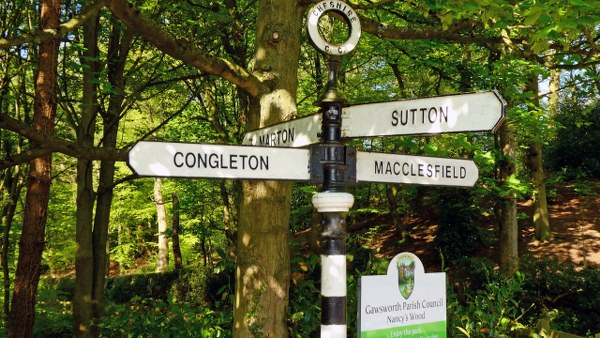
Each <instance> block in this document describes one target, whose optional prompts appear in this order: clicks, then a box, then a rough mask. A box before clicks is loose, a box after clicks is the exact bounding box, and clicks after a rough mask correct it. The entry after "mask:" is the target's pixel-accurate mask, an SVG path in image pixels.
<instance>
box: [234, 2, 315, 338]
mask: <svg viewBox="0 0 600 338" xmlns="http://www.w3.org/2000/svg"><path fill="white" fill-rule="evenodd" d="M258 13H259V15H258V20H257V35H256V38H257V42H256V50H257V54H256V55H255V66H254V67H255V69H254V74H255V75H257V76H259V77H261V78H264V79H271V82H270V88H271V91H270V92H268V93H263V94H261V95H259V96H257V97H254V98H252V100H251V103H250V116H248V118H247V121H248V125H247V129H250V130H251V129H255V128H260V127H264V126H267V125H271V124H274V123H277V122H280V121H282V120H284V119H289V118H292V117H294V115H295V113H296V111H297V108H296V88H297V69H298V57H299V50H300V41H299V39H300V36H301V29H302V28H301V27H302V16H303V13H304V8H302V7H301V6H299V5H298V1H294V0H286V1H279V2H277V6H275V5H274V4H273V3H272V2H271V1H268V0H261V1H259V10H258ZM242 194H243V196H242V202H241V206H240V218H239V226H238V234H237V270H236V291H235V292H236V304H235V307H234V337H278V338H279V337H287V336H288V332H287V307H288V300H289V282H290V251H289V246H288V239H289V218H290V204H291V184H290V183H287V182H272V181H244V182H242Z"/></svg>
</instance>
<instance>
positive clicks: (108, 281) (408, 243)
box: [0, 0, 600, 337]
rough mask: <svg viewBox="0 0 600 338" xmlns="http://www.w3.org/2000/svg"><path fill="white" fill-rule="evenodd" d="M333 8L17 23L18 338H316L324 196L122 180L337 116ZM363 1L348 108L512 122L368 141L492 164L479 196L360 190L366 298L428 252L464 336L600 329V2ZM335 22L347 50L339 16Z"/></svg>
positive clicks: (13, 55) (11, 82)
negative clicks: (458, 111)
mask: <svg viewBox="0 0 600 338" xmlns="http://www.w3.org/2000/svg"><path fill="white" fill-rule="evenodd" d="M315 3H316V2H315V1H308V0H285V1H277V2H275V1H272V0H223V1H217V0H215V1H199V0H196V1H194V0H187V1H155V0H154V1H153V0H149V1H147V0H136V1H132V2H130V3H128V2H126V1H123V0H97V1H91V0H83V1H79V0H69V1H64V0H63V1H60V0H43V1H21V0H9V1H5V2H3V3H2V4H1V5H0V64H1V66H0V135H1V143H2V145H1V147H0V149H1V150H0V170H1V171H0V178H1V182H0V191H1V193H2V197H1V204H0V211H1V213H2V214H1V217H2V223H1V227H2V243H1V265H2V280H3V292H2V295H1V296H0V299H2V303H3V321H2V324H3V327H4V330H2V333H3V334H4V333H5V334H7V335H8V336H11V337H27V336H36V337H60V336H65V337H68V336H78V337H97V336H132V337H137V336H160V337H164V336H172V337H187V336H201V337H225V336H235V337H262V336H268V335H271V336H275V337H285V336H292V337H309V336H316V335H318V330H319V329H318V328H319V324H320V320H319V314H320V309H319V304H320V302H319V275H320V273H319V258H318V254H317V253H318V237H319V229H318V220H317V216H316V214H315V212H314V211H313V208H312V206H311V205H310V197H311V195H312V194H313V193H315V192H316V191H318V189H319V187H317V186H312V185H307V184H291V183H281V182H258V181H251V182H246V181H244V182H234V181H218V180H188V179H165V178H163V179H158V178H157V179H149V178H138V177H136V176H135V175H134V174H133V173H132V172H131V171H130V169H129V168H128V167H127V165H126V164H125V162H124V161H125V159H126V154H127V151H128V149H129V148H130V147H131V146H132V145H133V144H134V143H135V142H137V141H139V140H164V141H181V142H205V143H226V144H239V143H240V142H241V140H242V137H243V135H244V132H245V131H246V130H253V129H257V128H261V127H264V126H268V125H271V124H273V123H277V122H280V121H283V120H289V119H293V118H296V117H301V116H306V115H310V114H314V113H317V111H318V108H316V107H315V106H313V105H312V103H313V102H315V101H316V100H317V98H318V95H319V93H320V92H321V91H322V90H323V87H324V84H325V83H326V80H327V68H326V64H325V62H324V59H323V57H322V56H321V55H319V53H317V52H316V51H315V50H314V49H313V48H312V47H311V46H310V44H309V43H308V41H307V36H306V32H305V28H304V27H305V23H304V18H305V16H306V11H307V9H308V8H309V7H310V6H312V5H313V4H315ZM349 3H350V4H351V5H352V6H353V8H355V9H356V11H357V12H358V13H359V17H360V19H361V24H362V28H363V35H362V38H361V41H360V44H359V46H358V47H357V49H356V50H355V51H354V52H353V53H351V55H348V56H345V57H343V58H342V64H341V67H340V81H341V84H340V90H341V91H342V92H343V93H344V95H345V96H346V99H347V100H348V102H350V103H352V104H359V103H367V102H376V101H388V100H398V99H404V98H421V97H428V96H437V95H445V94H454V93H461V92H473V91H481V90H491V89H497V90H498V91H499V92H500V93H501V94H502V95H503V97H504V98H505V99H506V100H507V102H508V110H507V118H506V121H505V123H504V124H503V126H502V128H501V129H500V130H499V131H498V133H497V134H495V135H492V134H490V133H471V134H450V135H435V136H419V137H396V138H385V139H383V138H381V139H380V138H373V139H365V140H352V141H349V144H352V145H353V146H355V147H357V148H359V149H366V150H373V151H382V152H394V153H403V154H419V155H431V156H443V157H452V158H472V159H474V161H475V162H476V163H477V166H478V168H479V172H480V178H479V181H478V183H477V184H476V186H475V187H474V188H472V189H457V188H432V187H421V186H405V185H379V184H361V185H359V186H357V187H355V188H352V189H351V191H350V192H352V193H353V194H354V196H355V198H356V201H355V205H354V207H353V209H352V210H351V212H349V213H348V233H349V237H348V261H349V270H348V290H355V287H356V280H357V278H358V277H359V276H360V275H365V274H376V273H383V271H385V268H386V263H387V261H388V260H389V258H391V257H393V255H395V254H396V253H398V252H400V251H413V252H415V253H417V255H420V256H422V259H423V260H424V261H425V267H426V269H427V270H429V271H440V270H443V271H446V272H447V273H448V276H449V283H448V303H449V307H448V331H449V336H468V337H475V336H477V337H499V336H517V335H522V336H532V335H535V334H537V333H540V330H539V328H537V327H536V325H537V324H538V322H539V321H540V320H542V321H549V322H551V325H552V327H553V328H554V329H559V330H563V331H569V332H571V333H575V334H579V335H586V334H592V333H596V332H600V324H599V321H598V318H600V313H599V312H598V311H599V310H598V309H600V297H599V296H598V293H597V290H598V289H599V288H600V285H599V283H600V278H599V277H600V272H599V270H598V269H599V264H600V262H599V259H598V252H599V251H600V248H599V244H598V243H599V240H600V235H599V231H600V230H599V229H598V224H599V222H598V216H597V210H598V202H599V200H598V194H599V192H600V188H599V185H598V180H597V179H598V178H599V177H600V144H599V141H598V140H599V139H600V138H599V136H600V132H599V131H598V130H600V129H599V128H598V127H599V126H600V105H599V102H598V96H599V92H600V74H599V71H600V69H599V65H598V64H599V63H600V47H599V46H598V42H599V38H600V28H599V27H600V26H599V24H600V3H599V2H598V1H596V0H594V1H584V0H570V1H554V0H543V1H513V0H501V1H497V0H496V1H489V0H466V1H433V0H418V1H417V0H408V1H394V0H380V1H363V0H357V1H351V2H349ZM321 25H322V26H323V28H324V29H325V30H326V31H329V32H331V31H334V32H340V33H336V34H337V35H336V34H333V35H332V36H330V39H331V41H333V42H336V41H337V42H339V41H344V40H345V35H344V30H343V29H340V27H343V24H340V23H339V21H338V19H337V18H336V17H334V16H328V17H326V18H325V19H323V20H322V22H321ZM560 212H563V213H564V214H561V213H560ZM551 215H553V217H550V216H551ZM567 216H568V217H571V218H569V219H567V220H565V219H564V217H567ZM354 297H355V295H353V292H351V291H350V292H349V302H348V303H349V304H348V306H349V308H348V313H349V315H348V319H349V328H350V330H354V329H353V328H354V327H355V323H354V320H355V318H354V317H355V316H354V313H355V306H356V305H355V298H354ZM351 333H352V332H351Z"/></svg>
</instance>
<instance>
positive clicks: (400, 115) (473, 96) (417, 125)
mask: <svg viewBox="0 0 600 338" xmlns="http://www.w3.org/2000/svg"><path fill="white" fill-rule="evenodd" d="M505 109H506V102H505V101H504V99H503V98H502V96H500V94H498V93H497V92H496V91H489V92H480V93H469V94H459V95H448V96H438V97H429V98H424V99H414V100H403V101H392V102H381V103H369V104H361V105H356V106H351V107H346V108H344V122H345V123H344V127H343V128H342V136H344V137H350V138H353V137H367V136H393V135H422V134H439V133H459V132H470V131H493V132H495V131H496V130H497V129H498V128H499V127H500V125H501V123H502V121H503V120H504V114H505V113H504V111H505Z"/></svg>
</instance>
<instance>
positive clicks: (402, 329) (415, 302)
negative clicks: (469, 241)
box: [358, 252, 446, 338]
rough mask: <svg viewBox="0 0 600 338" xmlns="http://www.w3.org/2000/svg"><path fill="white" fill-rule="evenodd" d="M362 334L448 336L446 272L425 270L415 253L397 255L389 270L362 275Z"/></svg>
mask: <svg viewBox="0 0 600 338" xmlns="http://www.w3.org/2000/svg"><path fill="white" fill-rule="evenodd" d="M358 323H359V328H358V336H359V337H360V338H384V337H385V338H387V337H403V338H406V337H412V338H445V337H446V274H445V273H443V272H437V273H425V271H424V269H423V264H422V263H421V260H419V258H418V257H417V256H415V255H414V254H412V253H408V252H403V253H401V254H398V255H396V257H394V258H393V259H392V261H391V262H390V265H389V266H388V270H387V274H386V275H381V276H362V277H361V278H360V296H359V306H358Z"/></svg>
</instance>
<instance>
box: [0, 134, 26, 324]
mask: <svg viewBox="0 0 600 338" xmlns="http://www.w3.org/2000/svg"><path fill="white" fill-rule="evenodd" d="M5 141H6V140H5ZM6 142H7V141H6ZM7 153H8V152H7ZM22 187H23V178H22V174H21V167H20V166H16V167H14V169H12V168H11V169H7V170H6V171H5V177H4V180H3V188H4V190H5V191H6V194H7V196H5V197H6V199H5V200H4V201H3V205H2V215H1V216H2V244H1V245H2V246H1V247H2V250H1V251H0V260H1V263H2V277H3V281H4V282H3V288H4V293H3V294H4V304H3V316H2V317H3V321H4V323H5V327H6V326H8V315H9V312H10V284H11V283H10V277H11V276H10V267H9V252H10V251H11V246H12V245H11V241H10V230H11V228H12V222H13V219H14V216H15V211H16V209H17V202H18V201H19V197H20V196H21V189H22ZM3 198H4V196H3Z"/></svg>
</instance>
